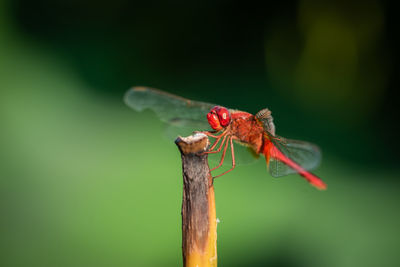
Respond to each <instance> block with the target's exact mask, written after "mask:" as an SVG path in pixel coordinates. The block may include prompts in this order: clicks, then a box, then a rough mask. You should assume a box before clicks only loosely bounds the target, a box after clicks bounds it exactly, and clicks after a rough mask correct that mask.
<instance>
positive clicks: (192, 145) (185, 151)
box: [175, 133, 217, 267]
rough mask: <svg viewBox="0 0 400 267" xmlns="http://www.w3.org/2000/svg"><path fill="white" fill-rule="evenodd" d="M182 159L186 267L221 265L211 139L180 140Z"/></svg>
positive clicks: (177, 142)
mask: <svg viewBox="0 0 400 267" xmlns="http://www.w3.org/2000/svg"><path fill="white" fill-rule="evenodd" d="M175 143H176V144H177V146H178V147H179V150H180V152H181V157H182V171H183V200H182V253H183V263H184V266H185V267H216V266H217V219H216V213H215V197H214V187H213V178H212V176H211V173H210V168H209V166H208V161H207V158H208V154H207V153H204V152H205V151H207V148H208V146H209V140H208V137H207V136H206V135H205V134H202V133H197V134H195V135H191V136H189V137H178V138H177V139H176V140H175Z"/></svg>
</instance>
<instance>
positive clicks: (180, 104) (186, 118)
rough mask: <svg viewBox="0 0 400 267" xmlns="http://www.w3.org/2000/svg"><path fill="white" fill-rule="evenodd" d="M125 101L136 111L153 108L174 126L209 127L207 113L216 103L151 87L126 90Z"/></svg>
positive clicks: (193, 128)
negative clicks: (191, 98)
mask: <svg viewBox="0 0 400 267" xmlns="http://www.w3.org/2000/svg"><path fill="white" fill-rule="evenodd" d="M124 101H125V103H126V104H127V105H128V106H129V107H131V108H132V109H134V110H136V111H142V110H145V109H151V110H153V111H154V112H155V113H156V114H157V116H158V117H159V118H160V120H162V121H164V122H167V123H169V124H170V125H171V127H172V128H178V129H179V128H182V129H184V128H186V129H191V130H204V129H208V128H209V125H208V123H207V119H206V118H207V113H208V112H209V111H210V109H211V108H213V107H214V106H215V105H214V104H210V103H205V102H200V101H193V100H189V99H186V98H183V97H179V96H176V95H173V94H169V93H167V92H163V91H160V90H157V89H153V88H149V87H133V88H132V89H130V90H128V92H126V94H125V97H124Z"/></svg>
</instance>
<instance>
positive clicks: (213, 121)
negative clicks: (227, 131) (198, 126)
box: [207, 109, 222, 131]
mask: <svg viewBox="0 0 400 267" xmlns="http://www.w3.org/2000/svg"><path fill="white" fill-rule="evenodd" d="M207 120H208V123H209V124H210V126H211V128H213V129H214V130H217V131H219V130H221V129H222V126H221V124H220V122H219V119H218V115H217V113H216V112H215V111H214V109H212V110H211V111H210V112H208V113H207Z"/></svg>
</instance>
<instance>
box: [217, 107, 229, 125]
mask: <svg viewBox="0 0 400 267" xmlns="http://www.w3.org/2000/svg"><path fill="white" fill-rule="evenodd" d="M216 111H217V115H218V118H219V123H220V124H221V126H222V127H226V126H228V125H229V123H231V114H230V113H229V110H228V109H226V108H224V107H218V109H216Z"/></svg>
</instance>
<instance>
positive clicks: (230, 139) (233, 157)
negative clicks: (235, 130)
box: [213, 137, 236, 179]
mask: <svg viewBox="0 0 400 267" xmlns="http://www.w3.org/2000/svg"><path fill="white" fill-rule="evenodd" d="M229 142H230V143H231V153H232V168H231V169H230V170H227V171H226V172H223V173H221V174H219V175H217V176H215V177H213V179H215V178H217V177H220V176H222V175H224V174H227V173H228V172H230V171H232V170H233V169H234V168H235V167H236V162H235V150H234V148H233V137H230V138H229ZM226 143H227V144H228V141H227V142H226ZM226 147H228V146H226ZM224 152H225V151H224ZM220 164H222V163H220Z"/></svg>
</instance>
